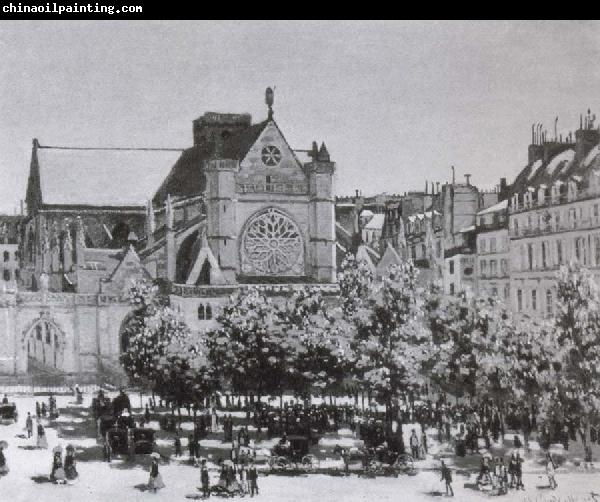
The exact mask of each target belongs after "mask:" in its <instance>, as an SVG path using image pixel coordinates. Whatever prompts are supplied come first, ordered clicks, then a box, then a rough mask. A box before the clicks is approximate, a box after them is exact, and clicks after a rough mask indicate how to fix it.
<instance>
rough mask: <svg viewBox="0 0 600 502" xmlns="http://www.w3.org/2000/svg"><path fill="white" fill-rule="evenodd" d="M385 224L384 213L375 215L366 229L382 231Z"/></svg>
mask: <svg viewBox="0 0 600 502" xmlns="http://www.w3.org/2000/svg"><path fill="white" fill-rule="evenodd" d="M384 223H385V214H383V213H378V214H374V215H373V217H372V218H371V219H370V220H369V222H368V223H367V224H366V225H365V229H367V230H381V229H382V228H383V224H384Z"/></svg>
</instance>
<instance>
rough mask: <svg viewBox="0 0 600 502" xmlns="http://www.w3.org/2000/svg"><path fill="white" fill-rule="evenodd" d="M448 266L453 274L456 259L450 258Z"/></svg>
mask: <svg viewBox="0 0 600 502" xmlns="http://www.w3.org/2000/svg"><path fill="white" fill-rule="evenodd" d="M448 267H449V268H450V273H451V274H453V273H454V260H450V261H449V262H448Z"/></svg>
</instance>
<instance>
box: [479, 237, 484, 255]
mask: <svg viewBox="0 0 600 502" xmlns="http://www.w3.org/2000/svg"><path fill="white" fill-rule="evenodd" d="M479 252H480V253H485V239H481V241H479Z"/></svg>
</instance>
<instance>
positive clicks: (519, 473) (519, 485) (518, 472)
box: [516, 452, 525, 490]
mask: <svg viewBox="0 0 600 502" xmlns="http://www.w3.org/2000/svg"><path fill="white" fill-rule="evenodd" d="M516 477H517V490H518V489H519V488H521V490H525V485H523V460H522V459H521V455H520V454H519V452H517V457H516Z"/></svg>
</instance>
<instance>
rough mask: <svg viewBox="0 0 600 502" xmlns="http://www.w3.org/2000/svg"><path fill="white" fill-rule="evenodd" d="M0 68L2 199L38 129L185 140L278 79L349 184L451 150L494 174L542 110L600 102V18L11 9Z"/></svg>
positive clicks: (77, 139)
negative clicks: (114, 16)
mask: <svg viewBox="0 0 600 502" xmlns="http://www.w3.org/2000/svg"><path fill="white" fill-rule="evenodd" d="M0 83H1V85H2V92H0V152H1V154H0V180H2V182H1V183H0V211H2V212H8V213H13V212H14V210H15V208H17V207H18V205H19V200H20V199H23V198H24V197H25V189H26V184H27V175H28V171H29V162H30V157H31V141H32V139H33V138H38V140H39V141H40V143H41V144H42V145H59V146H87V147H94V146H98V147H169V148H172V147H181V148H184V147H189V146H191V144H192V120H194V119H195V118H197V117H199V116H200V115H202V114H203V113H204V112H206V111H217V112H231V113H242V112H249V113H251V114H252V117H253V120H254V121H255V122H258V121H261V120H264V118H265V117H266V113H267V110H266V105H265V103H264V91H265V88H266V87H267V86H271V87H275V104H274V110H275V120H276V121H277V123H278V125H279V127H280V129H281V130H282V131H283V133H284V135H285V136H286V138H287V140H288V142H289V143H290V145H291V146H292V147H293V148H298V149H308V148H310V145H311V143H312V141H313V140H316V141H318V142H319V143H320V142H321V141H324V142H325V143H326V145H327V148H328V150H329V152H330V154H331V156H332V159H333V160H334V161H335V162H336V164H337V173H336V183H337V193H338V194H339V195H345V194H351V193H353V192H354V190H355V189H357V188H358V189H360V190H362V192H363V193H364V194H365V195H369V194H375V193H381V192H388V193H401V192H404V191H408V190H422V189H423V188H424V186H425V181H426V180H428V181H440V182H444V181H448V180H450V179H451V168H450V166H451V165H454V166H455V167H456V173H457V178H458V179H463V175H464V174H465V173H469V174H472V182H473V183H475V184H476V185H478V186H481V187H483V188H493V187H494V186H495V185H496V184H497V183H498V182H499V178H500V177H507V178H508V181H509V182H510V181H511V180H512V179H514V177H515V176H516V174H517V173H518V172H519V170H520V169H521V168H522V167H523V166H524V165H525V163H526V161H527V145H528V144H529V143H530V140H531V124H532V123H534V122H542V123H544V124H545V125H546V128H547V129H548V131H549V133H553V129H554V118H555V117H556V116H558V117H559V122H558V129H559V132H567V131H569V130H575V129H576V128H577V127H578V125H579V115H580V113H584V112H586V111H587V109H588V108H591V109H592V112H594V111H595V112H596V113H598V112H599V111H600V23H599V22H595V21H549V22H539V21H522V22H515V21H493V22H491V21H490V22H484V21H468V22H467V21H465V22H461V21H440V22H436V21H418V22H411V21H401V22H400V21H372V22H363V21H344V22H339V21H308V22H304V21H287V22H274V21H231V22H225V21H218V22H216V21H132V22H129V21H96V22H94V21H77V22H76V21H39V22H33V21H11V22H8V21H2V22H1V23H0ZM98 189H99V190H101V189H102V187H98ZM124 189H126V188H124Z"/></svg>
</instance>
